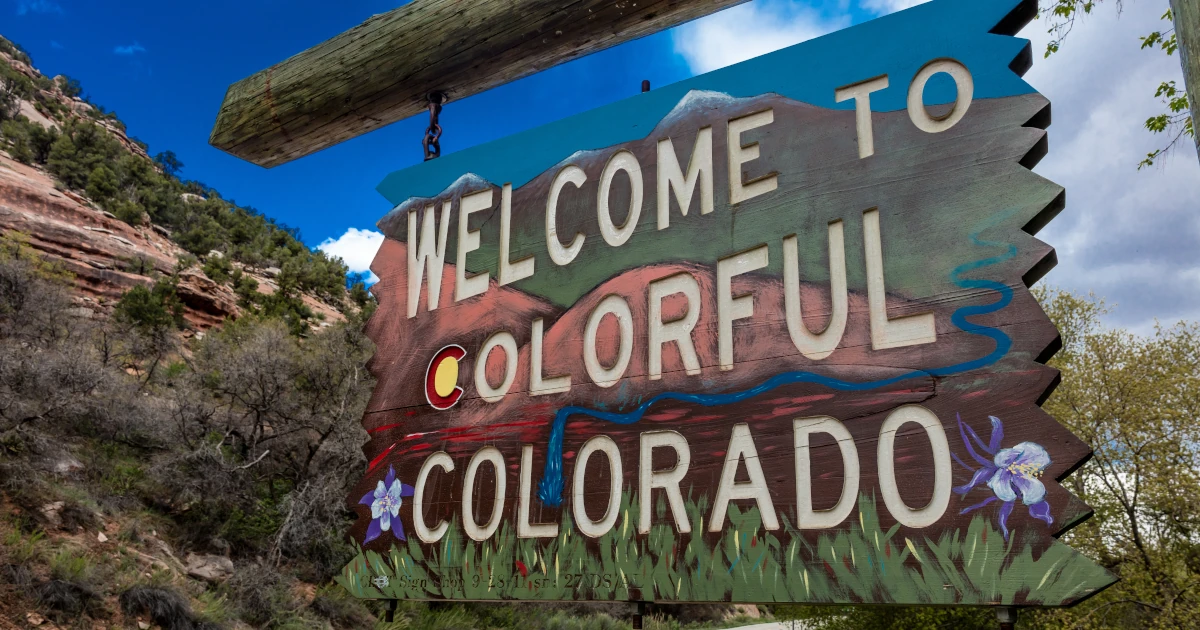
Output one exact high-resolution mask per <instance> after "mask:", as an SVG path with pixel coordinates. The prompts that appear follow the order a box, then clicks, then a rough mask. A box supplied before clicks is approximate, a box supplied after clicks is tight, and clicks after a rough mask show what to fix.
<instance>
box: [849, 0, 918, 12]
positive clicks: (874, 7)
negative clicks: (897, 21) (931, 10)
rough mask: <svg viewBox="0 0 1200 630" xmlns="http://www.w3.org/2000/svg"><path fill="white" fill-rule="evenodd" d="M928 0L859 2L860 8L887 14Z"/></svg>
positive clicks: (873, 0)
mask: <svg viewBox="0 0 1200 630" xmlns="http://www.w3.org/2000/svg"><path fill="white" fill-rule="evenodd" d="M928 1H929V0H862V2H860V3H859V4H860V5H861V6H862V8H864V9H866V10H868V11H870V12H872V13H874V14H876V15H887V14H888V13H895V12H896V11H903V10H904V9H908V8H911V7H915V6H917V5H918V4H924V3H926V2H928Z"/></svg>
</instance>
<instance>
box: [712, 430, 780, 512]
mask: <svg viewBox="0 0 1200 630" xmlns="http://www.w3.org/2000/svg"><path fill="white" fill-rule="evenodd" d="M742 461H745V462H746V472H747V473H749V474H750V481H749V482H747V483H734V479H736V478H737V470H738V463H739V462H742ZM735 499H754V501H755V503H757V504H758V512H759V514H761V515H762V521H763V527H764V528H766V529H768V530H775V529H779V518H777V517H776V516H775V504H774V503H772V502H771V492H770V490H768V489H767V478H766V477H765V476H763V471H762V464H761V463H760V462H759V459H758V449H756V448H755V447H754V438H753V437H751V435H750V426H749V425H747V424H744V423H743V424H735V425H734V426H733V433H732V434H731V435H730V436H729V450H728V451H727V452H726V453H725V467H724V468H723V469H722V470H721V483H720V484H719V485H718V486H717V498H716V500H715V501H714V502H713V508H712V515H711V516H710V517H709V524H708V531H710V532H720V531H721V530H722V529H725V517H726V515H727V514H726V513H727V512H728V511H729V502H730V501H731V500H735Z"/></svg>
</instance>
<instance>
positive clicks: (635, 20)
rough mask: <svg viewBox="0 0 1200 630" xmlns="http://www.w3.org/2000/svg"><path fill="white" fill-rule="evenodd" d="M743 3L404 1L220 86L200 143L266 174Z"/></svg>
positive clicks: (670, 0) (699, 0)
mask: <svg viewBox="0 0 1200 630" xmlns="http://www.w3.org/2000/svg"><path fill="white" fill-rule="evenodd" d="M744 1H745V0H639V1H636V2H635V1H631V0H621V1H614V0H577V1H574V2H563V0H472V1H470V2H465V1H463V0H413V1H412V2H410V3H408V4H406V5H404V6H401V7H399V8H397V9H394V10H392V11H389V12H388V13H384V14H381V15H376V16H374V17H372V18H371V19H369V20H367V21H366V22H364V23H362V24H360V25H359V26H357V27H355V28H353V29H351V30H349V31H346V32H345V33H342V34H341V35H338V36H337V37H334V38H332V39H330V40H328V41H325V42H323V43H321V44H318V45H317V46H314V47H312V48H310V49H308V50H306V51H304V52H302V53H299V54H297V55H295V56H293V57H291V58H289V59H287V60H286V61H283V62H281V63H278V64H276V65H274V66H271V67H270V68H267V69H266V70H263V71H261V72H258V73H256V74H254V75H252V76H250V77H248V78H246V79H243V80H241V81H239V82H237V83H235V84H233V85H232V86H230V88H229V91H228V92H227V93H226V95H225V101H224V103H223V104H222V105H221V111H220V113H219V114H218V115H217V121H216V124H215V125H214V126H213V131H212V135H211V137H210V138H209V142H210V143H211V144H212V145H213V146H215V147H217V148H219V149H222V150H224V151H227V152H229V153H231V154H233V155H236V156H237V157H240V158H242V159H244V160H248V161H250V162H253V163H255V164H258V165H260V166H265V167H267V168H270V167H273V166H278V165H280V164H284V163H286V162H290V161H291V160H294V159H297V158H300V157H304V156H305V155H308V154H310V153H314V152H316V151H320V150H321V149H324V148H327V147H330V146H333V145H335V144H337V143H339V142H343V141H345V140H349V139H350V138H354V137H356V136H360V135H362V134H365V133H368V132H371V131H374V130H375V129H378V128H380V127H383V126H385V125H388V124H390V123H393V122H395V121H397V120H401V119H403V118H408V117H409V116H414V115H416V114H419V113H421V112H423V111H425V108H426V104H427V97H428V95H429V94H431V93H433V92H442V93H444V94H446V95H447V96H448V97H449V98H450V99H451V100H459V99H463V98H466V97H468V96H472V95H474V94H478V93H480V92H483V91H485V90H488V89H491V88H493V87H496V86H498V85H503V84H505V83H508V82H510V81H515V80H516V79H520V78H522V77H526V76H529V75H531V74H534V73H536V72H540V71H542V70H545V69H547V68H551V67H553V66H556V65H558V64H561V63H564V62H567V61H570V60H572V59H577V58H579V57H582V56H584V55H588V54H591V53H594V52H597V51H600V50H604V49H606V48H609V47H611V46H615V45H617V44H621V43H623V42H627V41H630V40H633V39H637V38H639V37H644V36H646V35H650V34H653V33H656V32H658V31H661V30H663V29H667V28H670V27H672V26H676V25H678V24H682V23H684V22H687V21H689V20H693V19H696V18H698V17H701V16H704V15H708V14H710V13H713V12H716V11H719V10H721V9H723V8H726V7H729V6H733V5H735V4H740V3H742V2H744ZM631 90H632V86H631Z"/></svg>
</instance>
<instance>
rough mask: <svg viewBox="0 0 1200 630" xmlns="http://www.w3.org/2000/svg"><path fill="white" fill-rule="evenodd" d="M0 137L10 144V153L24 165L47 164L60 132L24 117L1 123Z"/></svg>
mask: <svg viewBox="0 0 1200 630" xmlns="http://www.w3.org/2000/svg"><path fill="white" fill-rule="evenodd" d="M0 137H3V138H4V141H5V142H6V143H7V144H8V152H9V154H10V155H12V157H13V159H14V160H17V161H18V162H21V163H22V164H45V163H46V160H48V159H49V158H50V147H51V146H52V145H53V144H54V141H55V140H57V139H58V131H56V130H55V129H54V128H50V129H46V128H44V127H42V126H41V125H39V124H37V123H33V122H30V121H29V120H27V119H25V117H24V116H21V117H18V118H16V119H13V120H5V121H4V122H3V123H0Z"/></svg>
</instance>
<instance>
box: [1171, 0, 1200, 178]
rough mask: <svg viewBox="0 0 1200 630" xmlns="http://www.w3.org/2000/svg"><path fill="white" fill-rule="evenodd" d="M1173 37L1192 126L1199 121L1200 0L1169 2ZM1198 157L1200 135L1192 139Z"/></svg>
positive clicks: (1173, 0) (1199, 154) (1172, 0)
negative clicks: (1176, 41)
mask: <svg viewBox="0 0 1200 630" xmlns="http://www.w3.org/2000/svg"><path fill="white" fill-rule="evenodd" d="M1171 11H1172V14H1173V17H1174V18H1175V35H1176V36H1177V37H1178V38H1179V62H1180V63H1181V64H1183V82H1184V85H1185V86H1186V88H1187V95H1188V104H1189V105H1191V111H1192V124H1193V125H1196V124H1197V121H1200V116H1198V115H1197V114H1200V0H1171ZM1192 139H1193V140H1195V142H1196V150H1197V157H1200V133H1197V134H1195V135H1194V136H1193V138H1192Z"/></svg>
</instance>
